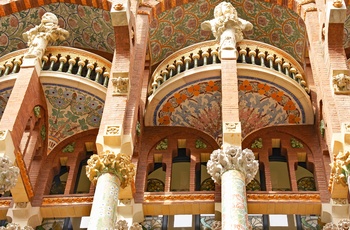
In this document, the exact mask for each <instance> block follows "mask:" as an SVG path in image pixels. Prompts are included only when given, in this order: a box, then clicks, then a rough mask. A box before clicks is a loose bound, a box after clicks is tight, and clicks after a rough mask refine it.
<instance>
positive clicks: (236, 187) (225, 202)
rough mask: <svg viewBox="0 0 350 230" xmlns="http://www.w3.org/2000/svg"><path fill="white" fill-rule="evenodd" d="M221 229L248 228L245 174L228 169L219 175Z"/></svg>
mask: <svg viewBox="0 0 350 230" xmlns="http://www.w3.org/2000/svg"><path fill="white" fill-rule="evenodd" d="M221 200H222V202H221V209H222V219H223V220H227V221H222V229H237V230H239V229H242V230H243V229H244V230H245V229H249V228H248V225H249V224H248V208H247V198H246V186H245V176H244V174H243V173H241V172H240V171H238V170H229V171H226V172H225V173H223V174H222V176H221Z"/></svg>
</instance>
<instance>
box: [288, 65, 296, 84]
mask: <svg viewBox="0 0 350 230" xmlns="http://www.w3.org/2000/svg"><path fill="white" fill-rule="evenodd" d="M289 71H290V72H291V73H292V78H293V79H294V80H295V81H296V78H295V74H296V73H297V70H296V69H295V68H294V67H292V68H290V70H289Z"/></svg>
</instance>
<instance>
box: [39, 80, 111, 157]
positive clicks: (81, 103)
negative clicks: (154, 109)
mask: <svg viewBox="0 0 350 230" xmlns="http://www.w3.org/2000/svg"><path fill="white" fill-rule="evenodd" d="M43 87H44V92H45V95H46V99H47V102H48V103H47V107H48V114H49V130H48V136H49V149H48V152H50V151H51V150H52V149H53V148H54V147H55V146H56V145H57V144H58V143H60V142H61V141H62V140H64V139H66V138H68V137H70V136H72V135H74V134H77V133H79V132H83V131H85V130H89V129H94V128H98V127H99V125H100V121H101V117H102V112H103V105H104V101H103V100H102V99H100V98H98V97H96V96H94V95H92V94H90V93H88V92H85V91H82V90H79V89H76V88H71V87H68V86H63V85H50V84H45V85H44V86H43Z"/></svg>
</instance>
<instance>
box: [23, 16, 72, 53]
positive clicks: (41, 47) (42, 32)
mask: <svg viewBox="0 0 350 230" xmlns="http://www.w3.org/2000/svg"><path fill="white" fill-rule="evenodd" d="M68 36H69V32H68V31H67V30H65V29H62V28H59V26H58V19H57V17H56V15H54V14H53V13H50V12H46V13H45V14H44V15H43V16H42V18H41V23H40V25H38V26H35V27H34V28H32V29H30V30H29V31H27V32H25V33H23V38H24V40H26V41H27V42H28V46H29V50H28V52H27V53H26V54H25V55H24V57H26V58H35V57H39V58H41V57H42V56H43V54H44V52H45V49H46V46H47V44H48V43H49V42H55V41H57V40H61V41H63V40H65V39H66V38H68Z"/></svg>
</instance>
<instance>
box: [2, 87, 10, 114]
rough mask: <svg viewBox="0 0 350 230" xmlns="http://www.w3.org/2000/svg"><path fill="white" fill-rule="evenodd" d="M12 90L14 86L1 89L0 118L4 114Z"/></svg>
mask: <svg viewBox="0 0 350 230" xmlns="http://www.w3.org/2000/svg"><path fill="white" fill-rule="evenodd" d="M11 92H12V87H11V88H6V89H2V90H0V119H1V117H2V115H3V114H4V111H5V108H6V104H7V101H8V100H9V98H10V95H11Z"/></svg>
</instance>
